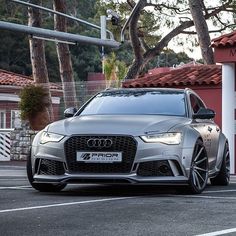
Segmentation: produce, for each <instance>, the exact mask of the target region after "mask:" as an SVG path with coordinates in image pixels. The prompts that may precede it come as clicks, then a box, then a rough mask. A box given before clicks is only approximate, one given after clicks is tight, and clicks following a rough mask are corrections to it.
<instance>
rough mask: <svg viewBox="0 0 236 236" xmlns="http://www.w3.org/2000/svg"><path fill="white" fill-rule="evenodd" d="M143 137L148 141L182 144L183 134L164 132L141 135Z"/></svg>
mask: <svg viewBox="0 0 236 236" xmlns="http://www.w3.org/2000/svg"><path fill="white" fill-rule="evenodd" d="M141 139H142V140H143V141H144V142H146V143H164V144H169V145H177V144H180V142H181V139H182V135H181V133H162V134H153V135H146V136H141Z"/></svg>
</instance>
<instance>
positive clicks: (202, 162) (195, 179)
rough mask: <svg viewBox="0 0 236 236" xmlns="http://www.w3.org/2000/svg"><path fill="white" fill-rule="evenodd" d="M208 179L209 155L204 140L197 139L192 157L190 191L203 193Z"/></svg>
mask: <svg viewBox="0 0 236 236" xmlns="http://www.w3.org/2000/svg"><path fill="white" fill-rule="evenodd" d="M207 180H208V157H207V152H206V149H205V147H204V145H203V142H202V141H201V140H200V139H199V140H197V142H196V144H195V147H194V151H193V157H192V163H191V167H190V175H189V188H190V192H191V193H194V194H198V193H201V192H202V191H203V190H204V189H205V187H206V184H207Z"/></svg>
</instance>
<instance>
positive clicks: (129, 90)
mask: <svg viewBox="0 0 236 236" xmlns="http://www.w3.org/2000/svg"><path fill="white" fill-rule="evenodd" d="M152 91H160V92H173V93H176V92H177V93H186V92H187V91H192V90H191V89H188V88H186V89H177V88H111V89H110V88H109V89H106V90H104V91H102V92H114V93H117V92H118V93H119V92H120V93H123V92H124V93H126V92H127V93H128V92H131V93H133V92H152Z"/></svg>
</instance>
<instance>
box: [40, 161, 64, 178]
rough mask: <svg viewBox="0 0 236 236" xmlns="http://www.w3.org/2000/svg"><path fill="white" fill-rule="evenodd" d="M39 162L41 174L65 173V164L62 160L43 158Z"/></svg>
mask: <svg viewBox="0 0 236 236" xmlns="http://www.w3.org/2000/svg"><path fill="white" fill-rule="evenodd" d="M39 163H40V166H39V170H38V174H39V175H63V174H64V173H65V169H64V165H63V163H62V162H60V161H54V160H47V159H41V161H39Z"/></svg>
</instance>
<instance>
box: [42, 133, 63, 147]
mask: <svg viewBox="0 0 236 236" xmlns="http://www.w3.org/2000/svg"><path fill="white" fill-rule="evenodd" d="M63 138H64V136H63V135H60V134H55V133H48V132H43V134H42V136H41V139H40V143H41V144H45V143H48V142H60V141H61V140H62V139H63Z"/></svg>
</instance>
